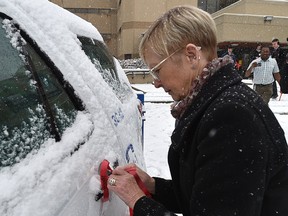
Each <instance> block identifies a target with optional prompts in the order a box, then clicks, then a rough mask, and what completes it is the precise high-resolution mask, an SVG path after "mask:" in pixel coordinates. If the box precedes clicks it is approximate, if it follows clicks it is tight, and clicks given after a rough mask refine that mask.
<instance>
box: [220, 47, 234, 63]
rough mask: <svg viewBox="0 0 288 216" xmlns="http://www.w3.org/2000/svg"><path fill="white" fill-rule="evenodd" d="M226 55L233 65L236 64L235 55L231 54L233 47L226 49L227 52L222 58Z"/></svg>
mask: <svg viewBox="0 0 288 216" xmlns="http://www.w3.org/2000/svg"><path fill="white" fill-rule="evenodd" d="M226 55H229V56H230V57H231V58H232V59H233V61H234V64H236V62H237V59H236V55H235V54H234V53H233V47H232V46H231V45H229V46H228V48H227V52H225V53H224V54H223V55H222V57H224V56H226Z"/></svg>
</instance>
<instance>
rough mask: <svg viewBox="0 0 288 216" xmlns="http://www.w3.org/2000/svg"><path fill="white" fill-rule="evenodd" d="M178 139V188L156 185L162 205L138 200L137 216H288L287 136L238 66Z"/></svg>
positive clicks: (216, 83)
mask: <svg viewBox="0 0 288 216" xmlns="http://www.w3.org/2000/svg"><path fill="white" fill-rule="evenodd" d="M171 140H172V145H171V147H170V149H169V154H168V161H169V167H170V172H171V176H172V179H173V181H171V180H164V179H161V178H155V179H156V188H155V190H156V194H155V195H154V196H153V198H154V200H155V201H154V200H152V199H149V198H147V197H143V198H141V199H140V200H138V201H137V203H136V205H135V208H134V216H144V215H150V216H156V215H157V216H162V215H163V216H164V215H165V216H166V215H173V213H168V212H167V211H168V210H169V211H171V212H179V213H182V214H183V215H184V216H196V215H197V216H232V215H236V216H273V215H277V216H287V215H288V150H287V143H286V140H285V137H284V132H283V130H282V129H281V127H280V125H279V123H278V122H277V120H276V118H275V116H274V114H273V113H272V112H271V110H270V109H269V108H268V106H267V105H265V103H264V102H263V100H262V99H261V98H260V97H259V96H257V94H256V93H255V92H254V91H253V90H251V89H250V88H249V87H248V86H246V84H244V83H242V82H241V77H239V75H238V74H237V73H236V72H235V71H233V70H232V69H231V65H228V66H225V67H223V68H222V69H221V70H220V71H218V72H217V73H215V74H214V75H213V76H212V77H211V78H210V79H209V80H208V81H207V83H206V84H204V86H203V88H202V90H201V91H200V92H199V94H198V95H197V96H196V98H195V100H194V101H193V102H192V105H191V106H190V107H189V108H188V109H187V110H186V112H185V114H184V116H183V117H182V118H181V119H180V121H179V122H178V124H177V126H176V128H175V130H174V132H173V135H172V137H171ZM156 201H157V202H156ZM158 202H159V203H161V204H162V205H160V204H159V203H158Z"/></svg>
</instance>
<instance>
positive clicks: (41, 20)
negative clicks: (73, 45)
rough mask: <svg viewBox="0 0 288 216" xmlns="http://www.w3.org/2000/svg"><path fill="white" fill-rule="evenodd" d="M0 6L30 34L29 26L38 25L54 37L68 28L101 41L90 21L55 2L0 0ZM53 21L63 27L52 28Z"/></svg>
mask: <svg viewBox="0 0 288 216" xmlns="http://www.w3.org/2000/svg"><path fill="white" fill-rule="evenodd" d="M0 7H1V8H2V7H3V8H2V9H1V10H2V11H3V12H6V13H7V14H13V18H14V19H15V20H17V22H19V23H21V25H23V26H24V27H25V29H27V30H29V33H31V34H33V28H31V27H32V26H34V25H38V26H47V27H46V30H47V31H48V32H47V33H48V34H53V35H54V36H55V37H57V36H59V35H60V36H61V35H63V33H65V34H67V28H68V29H69V30H70V31H71V32H74V33H75V34H77V35H84V36H87V37H93V38H95V39H97V40H100V41H103V38H102V36H101V35H100V33H99V32H98V31H97V30H96V29H95V27H94V26H93V25H92V24H91V23H89V22H86V21H84V20H83V19H81V18H80V17H78V16H76V15H74V14H72V13H69V12H68V11H66V10H65V9H63V8H61V7H59V6H58V5H56V4H52V3H51V2H49V1H48V0H20V1H19V0H2V1H1V2H0ZM47 15H48V16H47ZM55 23H57V25H60V23H61V25H62V27H63V28H57V29H54V24H55ZM35 30H36V29H35ZM35 30H34V31H35ZM95 36H96V37H95Z"/></svg>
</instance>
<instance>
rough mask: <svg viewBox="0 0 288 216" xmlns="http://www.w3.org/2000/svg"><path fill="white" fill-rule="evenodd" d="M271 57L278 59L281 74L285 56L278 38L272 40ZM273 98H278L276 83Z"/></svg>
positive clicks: (274, 83)
mask: <svg viewBox="0 0 288 216" xmlns="http://www.w3.org/2000/svg"><path fill="white" fill-rule="evenodd" d="M271 56H272V58H275V59H276V61H277V64H278V67H279V70H280V72H281V70H282V67H283V65H284V62H285V55H284V52H283V50H282V49H281V47H280V42H279V40H278V39H277V38H274V39H273V40H272V49H271ZM271 97H272V98H274V99H275V98H277V97H278V91H277V85H276V82H275V81H274V82H273V94H272V96H271Z"/></svg>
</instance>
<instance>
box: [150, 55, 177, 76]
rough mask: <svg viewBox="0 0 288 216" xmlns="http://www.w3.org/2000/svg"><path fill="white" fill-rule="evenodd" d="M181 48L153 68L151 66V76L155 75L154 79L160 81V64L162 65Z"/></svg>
mask: <svg viewBox="0 0 288 216" xmlns="http://www.w3.org/2000/svg"><path fill="white" fill-rule="evenodd" d="M179 50H180V49H177V50H176V51H175V52H173V53H172V54H170V55H169V56H167V57H166V58H164V59H163V60H162V61H160V62H159V63H158V64H157V65H156V66H154V67H153V68H151V69H150V70H149V73H150V74H151V76H152V77H153V79H154V80H157V81H160V78H159V70H156V69H157V68H158V67H159V66H160V65H162V64H163V63H164V62H165V61H166V60H167V59H169V58H170V57H171V56H173V55H174V54H175V53H176V52H178V51H179Z"/></svg>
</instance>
